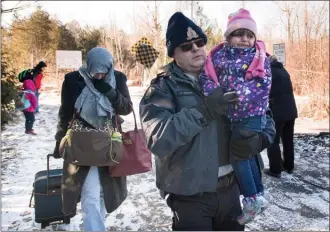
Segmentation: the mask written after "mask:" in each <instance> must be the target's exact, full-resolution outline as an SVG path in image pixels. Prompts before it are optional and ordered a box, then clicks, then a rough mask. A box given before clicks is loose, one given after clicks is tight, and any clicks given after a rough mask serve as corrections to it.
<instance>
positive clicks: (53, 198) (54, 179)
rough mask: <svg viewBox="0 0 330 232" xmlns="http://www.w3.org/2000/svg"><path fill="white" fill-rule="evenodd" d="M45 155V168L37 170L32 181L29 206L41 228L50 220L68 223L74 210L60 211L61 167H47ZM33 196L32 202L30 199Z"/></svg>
mask: <svg viewBox="0 0 330 232" xmlns="http://www.w3.org/2000/svg"><path fill="white" fill-rule="evenodd" d="M51 156H53V155H52V154H49V155H47V170H44V171H40V172H37V173H36V175H35V180H34V183H33V192H32V195H31V199H30V205H29V206H30V207H34V213H35V221H36V222H37V223H41V229H43V228H45V227H46V226H49V224H50V223H52V222H58V223H66V224H69V223H70V218H72V217H74V216H75V215H76V212H72V213H70V214H64V213H63V212H62V194H61V179H62V172H63V169H52V170H50V169H49V158H50V157H51ZM33 197H34V204H32V199H33Z"/></svg>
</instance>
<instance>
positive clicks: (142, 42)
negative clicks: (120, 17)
mask: <svg viewBox="0 0 330 232" xmlns="http://www.w3.org/2000/svg"><path fill="white" fill-rule="evenodd" d="M140 44H147V45H150V46H152V43H151V42H150V41H149V40H148V39H147V38H146V37H142V38H141V39H140V40H139V41H137V42H136V43H135V44H134V45H133V46H132V52H133V53H136V49H137V47H138V46H139V45H140Z"/></svg>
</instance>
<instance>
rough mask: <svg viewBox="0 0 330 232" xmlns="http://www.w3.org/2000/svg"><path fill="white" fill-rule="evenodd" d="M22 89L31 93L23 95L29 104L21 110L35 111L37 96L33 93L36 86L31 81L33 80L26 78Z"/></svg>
mask: <svg viewBox="0 0 330 232" xmlns="http://www.w3.org/2000/svg"><path fill="white" fill-rule="evenodd" d="M23 88H24V89H23V90H30V91H31V92H33V93H34V94H33V93H26V94H25V97H26V99H27V100H29V101H30V103H31V106H30V107H29V108H27V109H25V110H23V111H24V112H35V111H36V108H37V97H36V95H35V92H36V86H35V84H34V82H33V80H26V81H24V82H23Z"/></svg>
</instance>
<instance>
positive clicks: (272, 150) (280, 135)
mask: <svg viewBox="0 0 330 232" xmlns="http://www.w3.org/2000/svg"><path fill="white" fill-rule="evenodd" d="M270 60H271V63H270V66H271V70H272V87H271V90H270V95H269V107H270V109H271V110H272V112H273V116H274V121H275V128H276V136H275V140H274V143H273V144H272V145H271V146H270V147H269V148H268V149H267V155H268V159H269V169H265V170H264V173H265V174H267V175H269V176H273V177H277V178H280V177H281V172H282V171H283V170H285V171H286V172H288V173H289V174H291V173H292V172H293V169H294V144H293V134H294V124H295V119H296V118H297V117H298V112H297V106H296V101H295V98H294V94H293V88H292V82H291V80H290V74H289V73H288V72H287V71H286V69H285V68H284V66H283V64H282V63H281V62H279V61H278V60H277V58H276V56H271V58H270ZM280 140H282V144H283V160H282V155H281V149H280Z"/></svg>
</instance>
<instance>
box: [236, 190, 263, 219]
mask: <svg viewBox="0 0 330 232" xmlns="http://www.w3.org/2000/svg"><path fill="white" fill-rule="evenodd" d="M261 206H262V201H261V200H260V198H258V197H257V195H254V196H252V197H245V198H244V199H243V209H242V213H241V215H240V216H238V218H237V221H238V223H239V224H241V225H245V224H247V223H249V222H251V221H252V220H253V219H254V218H255V216H256V215H257V214H258V213H260V211H261Z"/></svg>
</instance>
